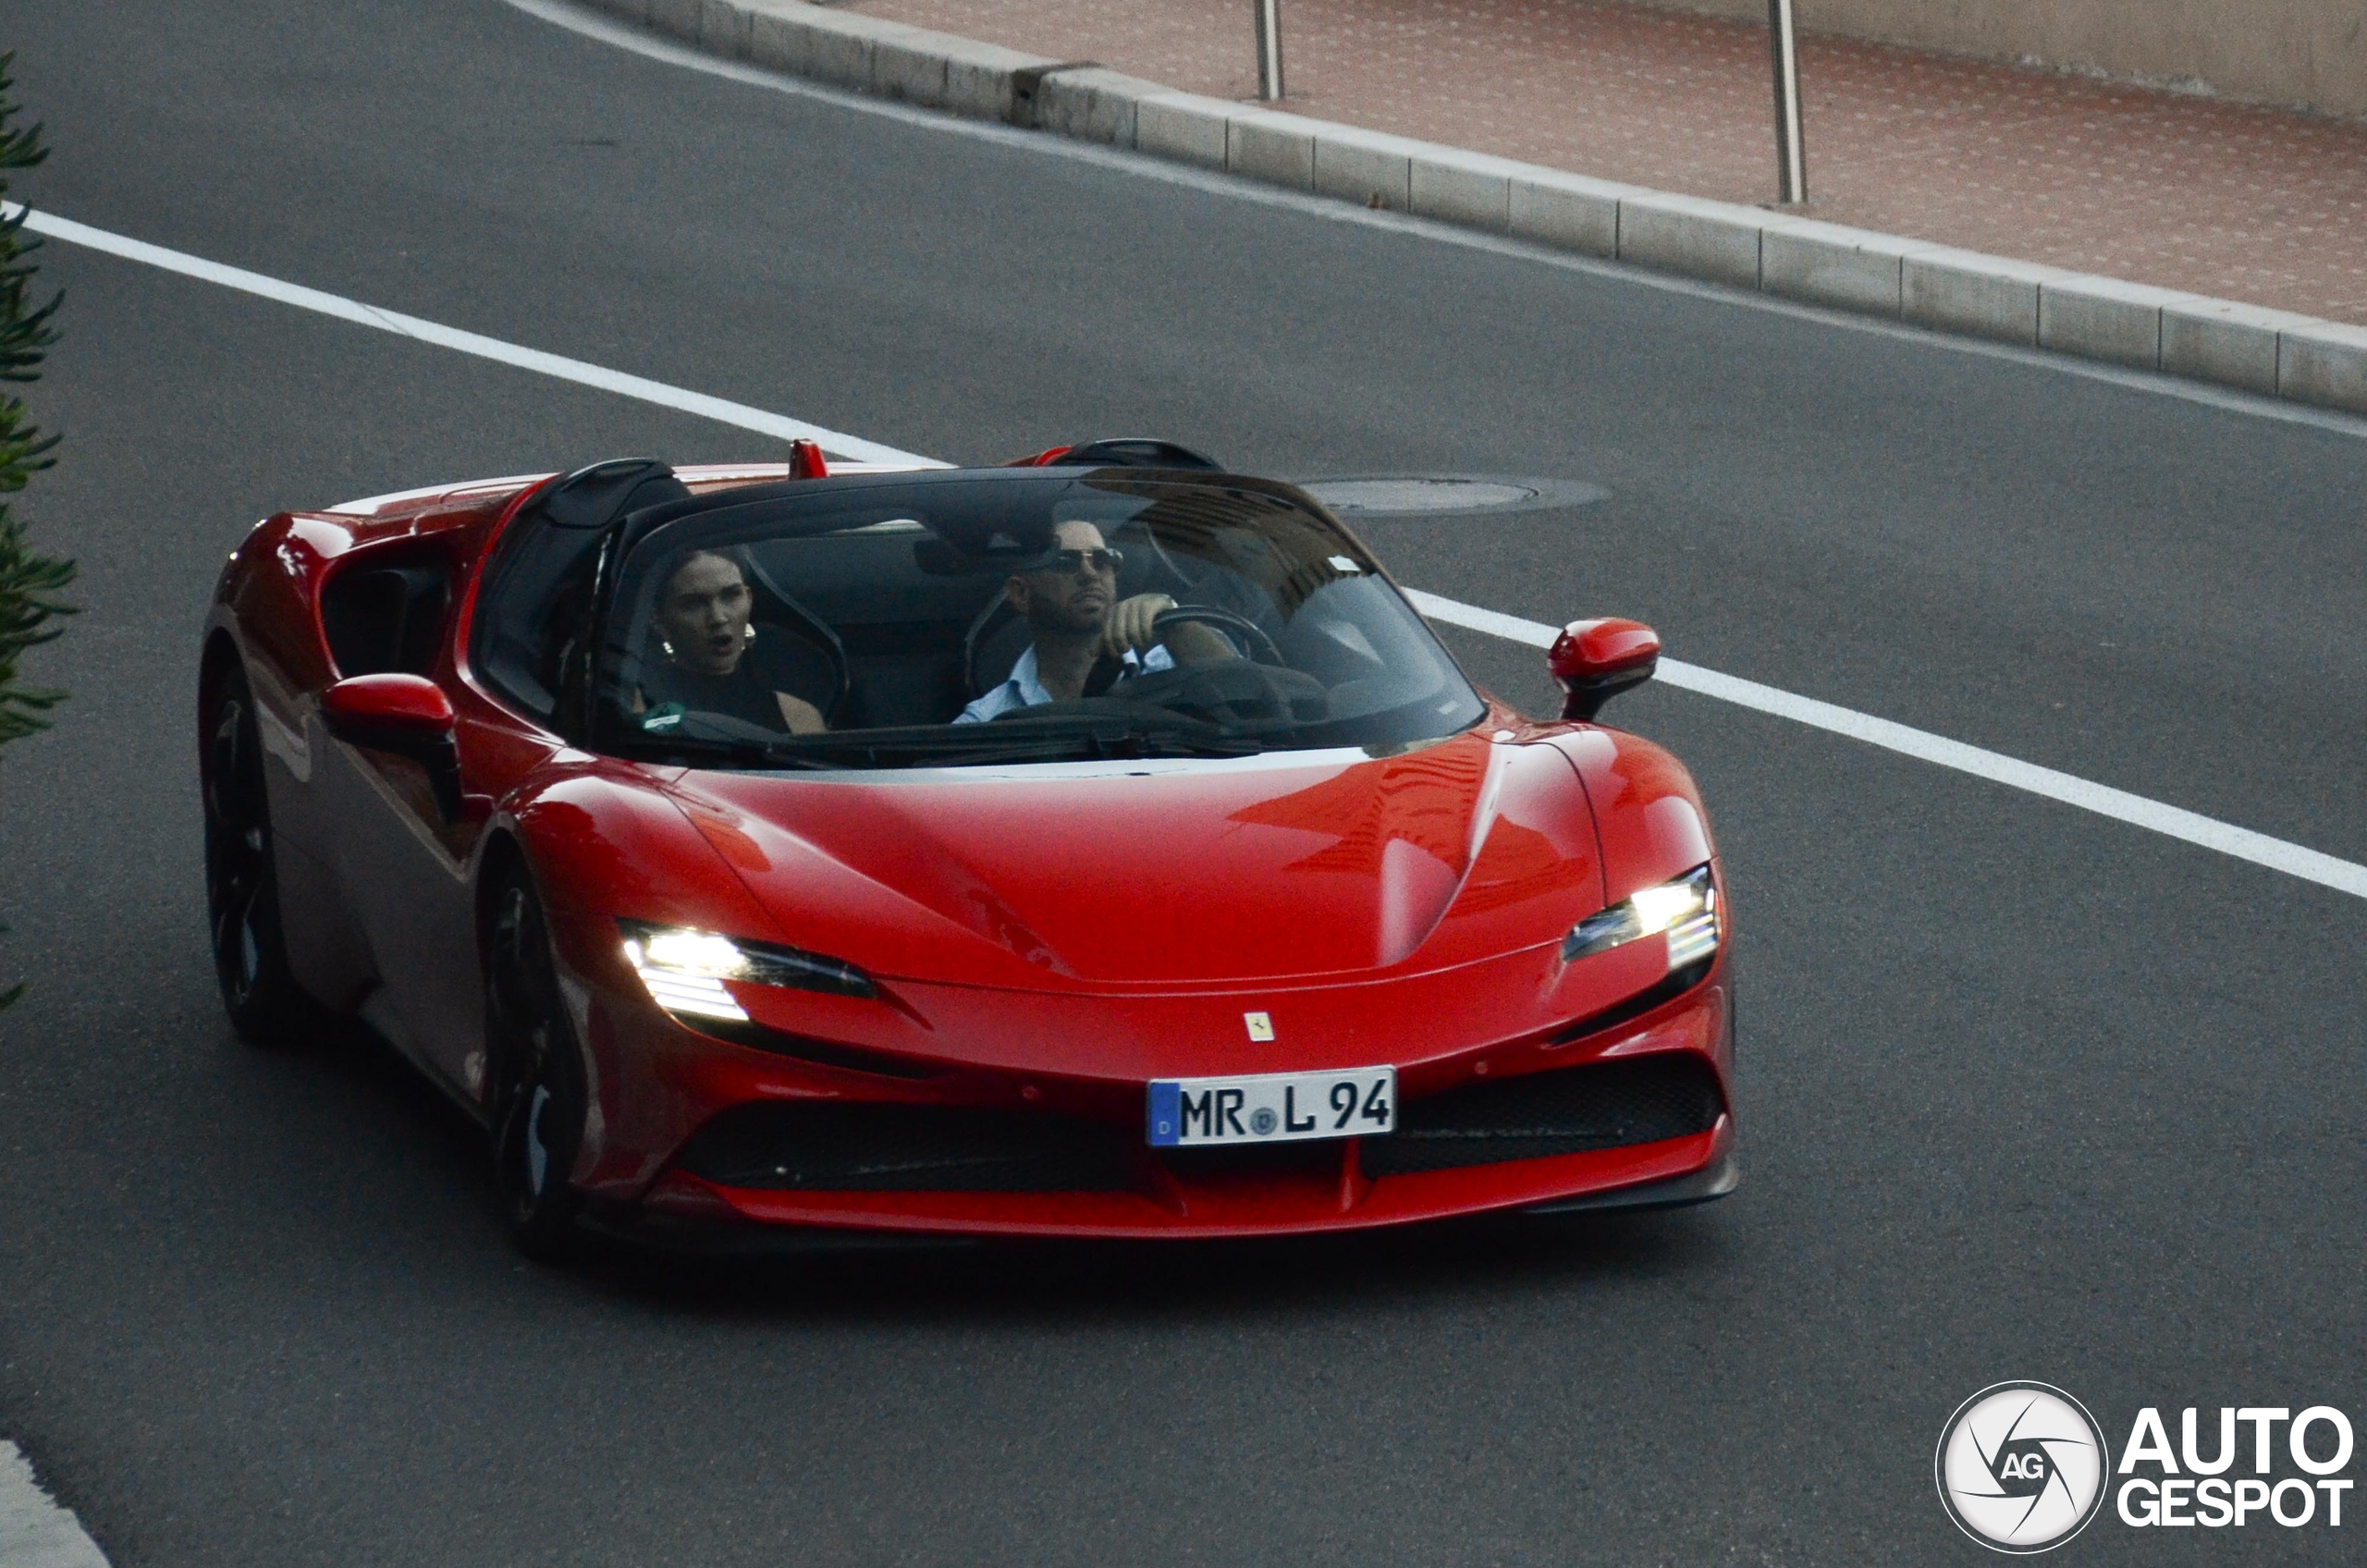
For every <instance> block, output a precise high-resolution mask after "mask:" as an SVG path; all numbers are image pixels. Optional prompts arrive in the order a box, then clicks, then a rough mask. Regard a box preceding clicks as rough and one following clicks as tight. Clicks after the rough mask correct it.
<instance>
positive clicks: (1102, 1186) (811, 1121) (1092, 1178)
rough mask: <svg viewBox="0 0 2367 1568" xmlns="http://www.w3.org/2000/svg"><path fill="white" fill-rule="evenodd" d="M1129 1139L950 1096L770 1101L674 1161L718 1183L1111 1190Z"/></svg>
mask: <svg viewBox="0 0 2367 1568" xmlns="http://www.w3.org/2000/svg"><path fill="white" fill-rule="evenodd" d="M674 1164H675V1168H676V1169H678V1170H687V1171H689V1172H690V1173H691V1174H692V1175H693V1176H701V1177H704V1178H705V1179H706V1180H707V1181H710V1182H715V1183H717V1185H719V1186H725V1187H754V1188H762V1189H770V1190H776V1191H778V1190H796V1191H803V1192H824V1193H828V1192H838V1193H1107V1192H1116V1191H1119V1190H1121V1189H1123V1188H1126V1187H1129V1186H1131V1185H1133V1184H1134V1183H1133V1175H1134V1150H1133V1145H1131V1144H1130V1143H1129V1142H1128V1141H1127V1140H1126V1139H1125V1137H1124V1136H1123V1135H1122V1134H1121V1133H1118V1132H1117V1131H1116V1130H1114V1129H1112V1128H1108V1127H1104V1126H1102V1125H1100V1124H1099V1123H1098V1122H1091V1121H1078V1120H1076V1119H1075V1118H1073V1117H1065V1116H1035V1115H1028V1114H1026V1113H1024V1112H1017V1111H1000V1110H971V1109H962V1108H958V1107H948V1106H907V1105H846V1104H840V1103H833V1102H815V1101H804V1100H800V1101H763V1102H759V1103H756V1104H752V1105H742V1106H735V1107H733V1108H732V1109H730V1110H727V1111H724V1112H722V1113H721V1114H720V1115H718V1116H717V1117H715V1118H714V1119H713V1120H711V1121H708V1122H707V1124H706V1125H705V1126H704V1127H702V1128H700V1129H699V1130H698V1132H697V1133H694V1134H693V1135H692V1138H691V1141H690V1142H689V1143H688V1144H686V1145H683V1148H682V1152H681V1154H680V1155H679V1156H677V1157H676V1158H675V1161H674Z"/></svg>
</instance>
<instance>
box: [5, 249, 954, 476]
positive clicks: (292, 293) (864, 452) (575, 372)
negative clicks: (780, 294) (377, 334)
mask: <svg viewBox="0 0 2367 1568" xmlns="http://www.w3.org/2000/svg"><path fill="white" fill-rule="evenodd" d="M0 211H5V212H6V214H8V215H9V216H10V217H14V216H16V215H17V214H18V213H20V212H22V211H24V209H23V208H22V207H21V206H19V205H18V203H16V202H0ZM25 227H27V228H29V229H31V230H32V231H33V232H34V233H35V234H42V235H47V236H48V237H49V238H50V239H62V240H65V241H66V242H67V244H69V245H83V246H88V247H89V248H90V249H92V250H93V251H105V252H106V253H107V254H108V255H111V256H121V257H123V258H124V259H125V260H126V261H132V262H145V263H148V264H149V265H150V266H153V267H162V268H164V269H165V270H166V272H177V273H179V274H181V275H182V276H185V277H195V278H202V279H203V280H204V281H206V282H208V283H218V284H220V285H222V286H223V287H224V288H236V289H238V290H239V292H240V293H244V294H256V295H260V296H262V297H263V298H264V299H266V300H277V301H279V303H281V304H283V305H294V306H295V307H297V309H299V310H305V311H316V312H319V313H321V314H322V315H325V316H335V317H336V318H337V320H339V321H350V322H352V323H354V324H355V325H359V326H371V327H375V328H377V329H378V330H379V331H381V332H391V333H393V334H395V335H396V336H397V337H409V338H413V339H415V340H417V341H419V342H422V343H432V344H434V345H435V347H436V348H439V349H454V350H456V351H458V352H460V353H463V354H473V355H474V356H476V357H477V358H478V359H481V360H492V361H497V363H500V364H505V365H515V366H517V367H518V368H519V369H520V370H531V371H533V372H536V373H537V374H542V375H548V376H555V377H557V378H558V379H559V380H561V381H572V382H574V383H576V384H577V385H578V386H592V387H596V388H598V389H599V390H601V391H603V392H615V393H619V394H620V395H622V396H624V397H627V398H639V399H640V400H641V401H643V402H644V403H656V404H657V405H658V406H659V407H661V408H668V409H678V410H681V412H683V413H686V414H696V415H698V416H699V417H700V418H702V419H711V420H716V421H717V422H719V423H724V424H736V425H738V426H739V427H740V428H741V429H742V430H754V431H760V432H762V433H763V434H765V435H772V436H778V437H779V439H781V440H783V441H813V442H817V443H819V444H820V446H821V447H822V449H823V450H824V451H826V452H829V453H832V454H834V455H836V456H839V457H843V458H852V459H854V460H855V461H857V462H865V463H901V462H929V461H931V460H932V459H926V458H915V457H914V455H913V454H912V453H910V452H900V451H898V450H897V449H896V448H895V447H883V446H881V445H880V444H879V443H877V441H865V439H863V437H861V436H859V435H844V434H842V433H840V432H839V431H835V430H825V429H824V428H823V427H822V426H820V425H818V424H808V423H805V422H804V421H803V420H798V419H785V418H783V417H782V416H781V415H779V414H776V413H767V411H766V410H763V409H754V408H750V407H749V406H748V405H747V404H745V403H734V402H730V401H727V400H726V399H724V398H710V397H708V396H707V395H706V394H705V393H704V392H692V391H688V390H686V389H684V388H682V387H680V386H668V385H666V383H664V382H662V381H652V380H650V379H649V378H648V377H646V376H641V375H632V374H627V373H625V372H623V371H618V370H609V369H607V368H606V367H604V366H601V365H595V364H586V363H584V362H583V361H582V360H570V359H567V358H565V357H563V356H561V355H558V354H546V353H545V352H543V351H542V350H541V349H527V348H521V347H520V346H519V345H518V344H515V343H504V342H503V341H501V340H500V339H499V338H497V337H484V336H483V335H482V334H479V333H474V332H463V331H461V330H460V328H459V327H455V326H443V325H438V324H437V323H435V322H432V321H423V320H421V319H420V318H419V317H417V316H407V315H404V314H402V313H401V312H397V311H388V310H382V309H380V308H379V307H378V306H376V305H365V304H363V303H362V301H361V300H348V299H346V298H344V297H343V296H341V295H337V294H327V293H324V292H322V291H321V290H320V289H317V288H305V287H304V286H303V285H301V284H298V283H283V282H281V281H280V280H279V279H278V278H276V277H265V276H264V275H263V274H261V273H259V272H248V271H246V270H245V269H244V268H241V267H231V266H224V265H223V264H222V263H219V262H209V261H207V260H205V259H204V258H203V257H202V256H192V255H190V254H188V253H187V252H186V251H168V250H166V248H165V247H164V246H162V245H151V244H149V243H148V242H147V241H146V240H144V239H127V238H126V237H125V236H123V235H120V234H110V233H109V232H107V231H106V230H105V229H104V228H92V227H90V226H89V225H88V224H80V223H76V222H74V221H73V220H72V219H70V218H61V217H57V216H55V215H54V214H49V213H42V212H36V213H33V214H31V215H29V216H28V217H27V218H26V219H25Z"/></svg>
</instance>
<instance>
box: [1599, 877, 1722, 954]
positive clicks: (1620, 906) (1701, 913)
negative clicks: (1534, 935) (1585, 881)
mask: <svg viewBox="0 0 2367 1568" xmlns="http://www.w3.org/2000/svg"><path fill="white" fill-rule="evenodd" d="M1663 932H1665V933H1666V934H1667V936H1668V966H1669V967H1670V968H1671V969H1682V968H1684V967H1685V966H1686V964H1689V963H1695V962H1699V961H1700V960H1702V959H1705V958H1707V957H1709V956H1710V955H1711V953H1714V952H1716V951H1717V950H1718V938H1719V929H1718V885H1717V882H1716V880H1715V879H1714V878H1713V877H1711V875H1710V868H1709V867H1708V866H1706V865H1703V866H1697V867H1695V868H1694V869H1693V870H1692V871H1690V872H1687V873H1686V875H1685V876H1680V877H1678V878H1677V879H1676V880H1675V881H1674V882H1663V883H1662V884H1660V885H1659V886H1658V887H1654V888H1638V889H1637V891H1636V892H1634V893H1633V894H1630V895H1629V896H1628V897H1627V898H1626V899H1625V900H1624V901H1622V902H1619V903H1615V904H1613V905H1612V906H1611V907H1610V908H1609V909H1607V910H1604V911H1603V912H1602V913H1600V914H1590V915H1588V916H1587V917H1586V918H1585V919H1584V920H1581V921H1579V922H1578V924H1577V925H1576V926H1574V927H1572V929H1571V931H1570V934H1569V935H1568V936H1567V937H1564V938H1563V939H1562V959H1563V962H1576V961H1577V960H1579V959H1582V958H1590V957H1592V956H1593V955H1594V954H1596V953H1600V952H1608V951H1609V950H1610V949H1613V948H1616V947H1624V946H1625V945H1626V944H1627V943H1629V942H1633V941H1636V940H1637V939H1638V938H1641V937H1653V936H1658V935H1660V934H1662V933H1663Z"/></svg>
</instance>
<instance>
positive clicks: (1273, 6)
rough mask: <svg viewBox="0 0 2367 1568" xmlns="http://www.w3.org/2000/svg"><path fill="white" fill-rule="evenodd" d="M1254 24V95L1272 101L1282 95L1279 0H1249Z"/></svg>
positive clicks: (1280, 5) (1280, 1) (1280, 12)
mask: <svg viewBox="0 0 2367 1568" xmlns="http://www.w3.org/2000/svg"><path fill="white" fill-rule="evenodd" d="M1249 15H1250V18H1251V19H1252V20H1253V21H1255V22H1256V23H1257V96H1258V97H1260V98H1262V99H1264V100H1265V101H1266V102H1267V103H1269V104H1270V103H1273V102H1274V101H1275V100H1276V99H1278V98H1280V97H1281V96H1282V0H1249Z"/></svg>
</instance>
